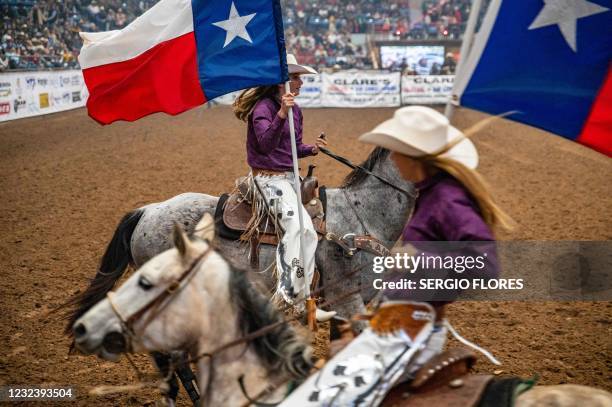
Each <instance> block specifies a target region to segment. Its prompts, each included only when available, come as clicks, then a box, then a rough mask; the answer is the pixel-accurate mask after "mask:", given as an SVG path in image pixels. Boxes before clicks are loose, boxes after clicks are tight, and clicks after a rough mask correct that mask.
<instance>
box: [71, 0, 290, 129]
mask: <svg viewBox="0 0 612 407" xmlns="http://www.w3.org/2000/svg"><path fill="white" fill-rule="evenodd" d="M81 37H82V38H83V41H84V44H83V48H82V49H81V54H80V55H79V63H80V64H81V68H82V69H83V76H84V78H85V83H86V85H87V89H88V90H89V99H88V101H87V109H88V111H89V115H90V116H91V117H93V118H94V119H95V120H97V121H98V122H100V123H102V124H108V123H112V122H114V121H116V120H128V121H133V120H137V119H139V118H141V117H143V116H145V115H148V114H151V113H155V112H166V113H169V114H173V115H174V114H178V113H181V112H183V111H185V110H187V109H190V108H193V107H195V106H198V105H201V104H202V103H205V102H206V101H208V100H212V99H214V98H216V97H218V96H221V95H223V94H226V93H229V92H232V91H235V90H239V89H245V88H248V87H253V86H259V85H270V84H276V83H282V82H285V81H287V80H288V73H287V61H286V55H285V43H284V34H283V23H282V15H281V8H280V3H279V0H161V1H159V2H158V3H157V4H156V5H155V6H153V7H152V8H151V9H149V10H148V11H147V12H145V13H144V14H143V15H142V16H140V17H138V18H137V19H136V20H134V21H133V22H132V23H131V24H130V25H128V26H127V27H125V28H124V29H122V30H116V31H107V32H100V33H81Z"/></svg>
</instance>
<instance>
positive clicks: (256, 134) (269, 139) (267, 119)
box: [247, 98, 314, 171]
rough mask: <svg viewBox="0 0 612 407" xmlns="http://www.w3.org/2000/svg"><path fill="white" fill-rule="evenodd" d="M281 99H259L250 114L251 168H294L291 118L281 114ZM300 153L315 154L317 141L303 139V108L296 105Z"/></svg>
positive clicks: (294, 112)
mask: <svg viewBox="0 0 612 407" xmlns="http://www.w3.org/2000/svg"><path fill="white" fill-rule="evenodd" d="M279 109H280V103H279V102H277V101H276V100H274V99H271V98H264V99H261V100H260V101H258V102H257V104H256V105H255V108H254V109H253V112H252V113H251V115H250V116H249V127H248V131H247V162H248V163H249V166H250V167H251V168H259V169H264V170H274V171H293V160H292V158H291V136H290V133H289V120H287V119H281V118H280V117H278V114H277V113H278V111H279ZM293 121H294V123H295V142H296V146H297V153H298V157H299V158H302V157H307V156H310V155H313V154H312V149H313V147H314V146H313V145H310V144H303V143H302V110H301V109H300V108H299V106H297V105H295V106H294V107H293Z"/></svg>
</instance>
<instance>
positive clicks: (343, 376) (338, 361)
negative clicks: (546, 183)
mask: <svg viewBox="0 0 612 407" xmlns="http://www.w3.org/2000/svg"><path fill="white" fill-rule="evenodd" d="M360 140H361V141H363V142H365V143H370V144H374V145H377V146H381V147H384V148H387V149H389V150H391V154H392V155H391V158H392V160H393V161H394V163H395V165H396V167H397V169H398V170H399V172H400V174H401V175H402V177H403V178H405V179H406V180H407V181H410V182H411V183H413V184H414V186H415V188H416V189H417V191H418V193H419V194H418V198H417V201H416V202H415V211H414V214H413V216H412V218H410V220H409V221H408V223H407V224H406V226H405V228H404V231H403V233H402V238H401V242H399V243H400V246H401V244H406V243H407V242H411V243H412V244H411V245H410V246H403V250H404V252H407V253H410V254H412V255H414V254H415V250H416V249H415V246H416V248H421V247H422V246H421V243H423V242H427V243H431V242H434V241H436V242H441V241H453V242H457V241H462V243H464V250H466V249H465V246H467V250H468V251H469V250H474V247H473V246H470V244H465V242H487V241H488V242H489V244H488V246H486V247H487V249H488V250H489V253H488V256H487V259H486V261H485V267H484V269H483V270H481V271H478V272H473V273H472V274H471V275H468V274H470V273H468V271H466V272H465V273H463V274H462V278H474V277H479V278H495V277H496V276H497V275H498V273H499V269H498V264H497V256H496V251H495V246H494V236H493V232H492V229H493V228H494V227H497V226H501V227H509V226H510V222H511V219H510V218H509V217H508V216H507V215H506V214H505V213H504V212H503V211H502V210H501V209H500V208H499V207H498V206H497V205H496V204H495V203H494V201H493V199H492V197H491V194H490V192H489V190H488V188H487V187H486V185H485V184H484V183H483V181H482V179H481V178H480V176H479V175H478V173H477V172H476V171H475V168H476V166H477V164H478V153H477V151H476V148H475V147H474V145H473V144H472V142H471V141H470V140H469V139H468V138H467V137H466V136H465V135H464V134H463V133H462V132H461V131H459V130H458V129H456V128H455V127H453V126H451V125H450V124H449V122H448V119H447V118H446V117H445V116H444V115H442V114H440V113H439V112H437V111H435V110H433V109H430V108H428V107H422V106H409V107H404V108H401V109H398V110H397V111H396V112H395V114H394V117H393V118H392V119H390V120H387V121H385V122H383V123H381V124H380V125H378V126H377V127H376V128H375V129H374V130H372V131H371V132H369V133H367V134H364V135H362V136H361V137H360ZM418 253H419V254H420V253H421V250H418ZM462 254H465V253H464V252H463V253H462ZM394 274H396V275H397V274H399V273H394ZM404 274H405V273H404ZM405 276H406V275H404V276H402V277H405ZM430 276H431V275H430ZM394 278H397V277H394ZM443 300H444V301H438V297H429V298H428V299H427V302H421V301H423V298H422V297H416V296H415V295H414V290H385V291H384V292H383V303H382V304H381V305H380V307H379V308H378V310H377V311H376V313H375V314H374V316H373V318H372V319H371V321H370V327H368V328H367V329H365V330H364V331H363V332H362V333H361V334H360V335H359V336H358V337H357V338H356V339H354V340H353V341H352V342H351V343H350V344H349V345H347V346H346V347H345V348H344V349H343V350H342V351H340V352H339V353H338V354H337V355H336V356H334V357H333V358H332V359H331V360H330V361H329V362H328V363H327V364H326V365H325V366H324V368H323V369H322V370H320V371H319V372H318V373H316V374H315V375H313V376H311V377H310V378H309V379H308V380H307V381H306V382H305V383H304V384H303V385H302V386H300V387H299V388H298V389H297V390H295V391H294V392H293V393H292V394H291V395H290V396H289V397H288V398H287V399H286V400H285V401H284V403H283V404H282V405H283V406H291V405H302V406H322V405H325V406H328V405H329V406H345V405H368V406H371V405H373V406H375V405H378V404H380V402H381V401H382V400H383V398H384V396H385V395H386V393H387V392H388V391H389V390H390V389H391V387H392V386H393V385H394V384H395V383H398V382H399V381H403V380H407V379H409V378H410V377H411V374H412V373H414V372H416V370H418V368H420V367H422V366H423V364H425V363H426V362H427V361H428V360H429V359H431V358H432V357H433V356H435V355H436V354H438V353H440V352H441V350H442V348H443V346H444V343H445V342H446V333H447V327H450V325H449V324H448V322H447V321H445V320H443V312H444V305H445V304H446V302H447V301H448V300H452V298H448V297H445V298H443ZM451 332H453V334H456V332H454V330H451ZM457 335H458V334H457ZM472 346H474V347H475V345H472ZM479 350H481V351H482V352H483V353H485V354H486V355H488V352H486V351H484V350H482V349H479ZM488 356H490V355H488ZM490 358H491V359H492V360H493V361H494V362H496V361H495V360H494V358H492V356H490Z"/></svg>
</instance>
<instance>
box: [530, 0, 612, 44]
mask: <svg viewBox="0 0 612 407" xmlns="http://www.w3.org/2000/svg"><path fill="white" fill-rule="evenodd" d="M609 10H610V9H609V8H605V7H602V6H600V5H599V4H594V3H590V2H588V1H587V0H544V7H542V10H540V13H539V14H538V16H537V17H536V18H535V20H533V22H532V23H531V25H530V26H529V29H530V30H533V29H535V28H540V27H546V26H549V25H553V24H556V25H558V26H559V30H560V31H561V34H562V35H563V38H564V39H565V41H566V42H567V45H569V46H570V48H571V49H572V50H573V51H574V52H577V51H576V49H577V48H576V22H577V21H578V19H579V18H583V17H588V16H592V15H593V14H599V13H603V12H605V11H609Z"/></svg>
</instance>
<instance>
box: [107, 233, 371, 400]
mask: <svg viewBox="0 0 612 407" xmlns="http://www.w3.org/2000/svg"><path fill="white" fill-rule="evenodd" d="M212 250H213V245H212V244H211V243H209V246H208V247H207V249H206V250H205V251H204V252H203V253H202V254H200V255H199V256H198V257H197V258H196V259H194V260H193V261H192V263H191V264H190V265H189V267H188V268H186V269H185V270H184V271H183V272H182V273H181V275H180V276H179V277H178V278H177V279H175V280H174V281H172V282H171V283H170V284H169V285H168V286H167V287H166V288H165V289H164V290H163V291H161V292H160V293H159V294H158V295H157V296H156V297H154V298H153V299H151V300H150V301H149V302H147V303H146V304H145V305H144V306H142V307H141V308H140V309H138V310H137V311H136V312H135V313H134V314H132V315H130V316H129V317H127V318H126V317H124V315H123V314H122V312H121V311H120V310H119V308H118V307H117V305H116V304H115V301H114V299H113V292H112V291H111V292H109V293H107V298H108V300H109V303H110V306H111V309H112V311H113V313H114V314H115V315H116V316H117V318H118V319H119V321H120V324H121V326H122V328H123V331H124V337H125V338H126V342H127V343H126V350H127V351H129V350H130V349H133V344H132V343H133V342H134V341H135V340H136V335H135V334H134V331H133V324H134V323H135V322H136V321H137V320H138V319H139V318H141V317H142V316H143V315H144V314H145V313H146V312H147V311H149V310H154V311H155V310H158V309H159V307H160V306H161V305H162V304H163V303H164V301H165V300H167V299H168V298H170V297H171V296H172V295H174V294H175V293H176V292H177V291H178V290H179V289H180V288H182V287H183V286H184V285H183V282H184V281H185V280H186V279H187V278H188V277H189V276H192V275H194V274H195V272H194V270H195V271H197V269H198V265H199V264H200V262H201V261H202V260H203V259H204V258H205V257H206V256H208V254H210V252H211V251H212ZM364 266H365V264H364V265H361V266H360V267H356V268H355V269H354V270H352V271H351V272H349V273H345V274H343V275H342V276H340V277H339V278H338V279H337V280H336V281H333V282H331V283H330V284H328V285H326V286H321V287H319V288H318V289H316V290H314V291H313V292H312V293H313V294H318V293H320V292H321V291H323V290H324V289H330V288H332V287H334V286H336V285H338V284H340V283H342V282H344V281H345V279H346V278H347V277H350V276H352V275H354V274H355V273H357V272H359V271H360V270H361V269H362V268H363V267H364ZM359 291H360V289H355V290H352V291H350V292H348V293H345V294H343V295H341V296H340V297H338V298H336V299H334V300H332V301H326V302H324V303H323V304H321V306H322V307H325V306H329V305H332V304H334V303H336V302H338V301H341V300H343V299H345V298H347V297H349V296H352V295H354V294H356V293H358V292H359ZM304 301H305V299H299V300H298V301H296V302H295V303H294V304H293V305H290V306H289V305H288V306H287V307H285V308H284V309H282V310H279V311H281V312H282V311H285V310H287V309H289V308H290V307H292V306H295V305H298V304H300V303H302V302H304ZM154 315H155V314H153V315H151V316H149V317H148V318H147V321H149V320H151V318H152V317H154ZM297 319H299V316H295V317H292V318H289V319H282V320H280V321H277V322H275V323H273V324H269V325H266V326H263V327H261V328H260V329H258V330H256V331H253V332H251V333H249V334H246V335H244V336H242V337H240V338H237V339H235V340H232V341H230V342H227V343H225V344H223V345H220V346H218V347H216V348H215V349H213V350H212V351H208V352H203V353H200V354H199V355H197V356H196V357H193V358H189V359H188V360H187V363H195V362H197V361H198V360H200V359H202V358H209V359H210V362H209V363H210V372H209V375H208V380H207V384H206V388H205V389H203V390H204V391H203V393H202V396H204V397H206V399H207V400H208V397H209V396H210V392H209V389H210V386H211V384H212V381H213V378H214V356H215V355H217V354H219V353H221V352H223V351H225V350H227V349H230V348H233V347H235V346H238V345H240V344H243V343H249V342H251V341H253V340H254V339H257V338H259V337H262V336H265V335H267V334H269V333H270V332H273V331H274V330H275V329H277V328H278V327H280V326H283V325H285V324H288V323H290V322H293V321H295V320H297ZM126 355H127V354H126ZM128 361H129V362H130V365H131V366H132V368H134V370H135V372H136V374H137V376H138V378H139V380H141V381H142V374H141V372H140V370H139V369H138V368H137V366H136V365H135V364H134V363H133V361H132V360H131V359H129V358H128ZM173 371H174V369H173V368H172V367H171V368H170V370H169V372H168V373H169V374H168V377H170V375H171V374H172V372H173ZM168 377H167V378H168ZM275 387H277V386H274V387H273V388H271V389H270V388H268V389H266V390H267V391H266V392H264V393H263V394H262V393H260V394H258V395H257V396H256V398H260V397H262V396H263V395H265V394H267V393H269V392H270V391H272V390H274V388H275ZM242 388H243V393H244V396H245V398H247V399H248V400H249V403H251V404H252V403H253V402H256V400H252V399H250V398H249V397H248V395H247V394H246V389H244V384H242ZM257 404H259V403H257Z"/></svg>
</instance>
